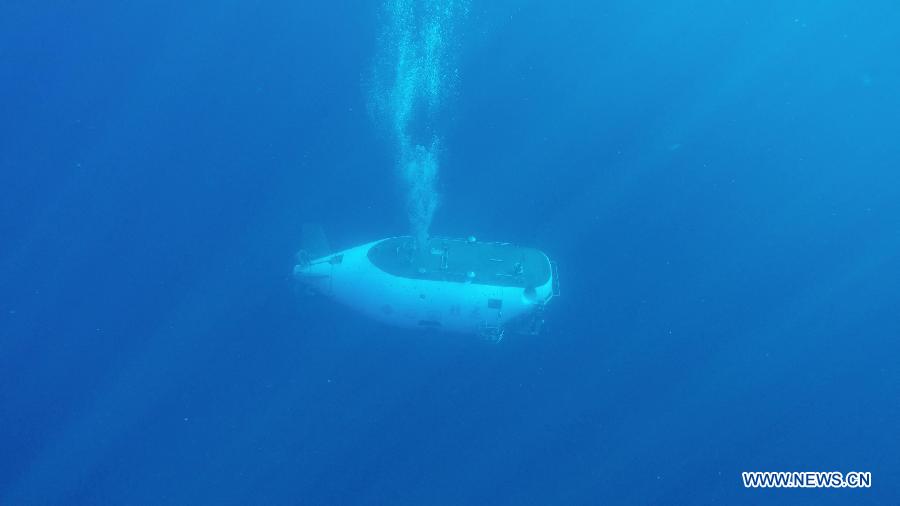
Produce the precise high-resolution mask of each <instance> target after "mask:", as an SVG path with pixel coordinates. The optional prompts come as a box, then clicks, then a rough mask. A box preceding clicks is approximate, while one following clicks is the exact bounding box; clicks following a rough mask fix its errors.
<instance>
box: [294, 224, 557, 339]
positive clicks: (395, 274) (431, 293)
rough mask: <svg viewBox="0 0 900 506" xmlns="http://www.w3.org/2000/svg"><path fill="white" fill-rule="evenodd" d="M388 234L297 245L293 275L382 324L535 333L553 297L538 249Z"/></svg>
mask: <svg viewBox="0 0 900 506" xmlns="http://www.w3.org/2000/svg"><path fill="white" fill-rule="evenodd" d="M420 243H422V241H416V240H415V238H413V237H409V236H400V237H390V238H387V239H380V240H377V241H373V242H369V243H366V244H363V245H360V246H356V247H354V248H350V249H345V250H343V251H339V252H336V253H328V254H321V252H318V253H313V252H312V251H309V250H301V251H300V252H299V253H298V255H297V264H296V265H295V266H294V277H295V278H296V279H297V280H298V281H300V282H301V283H303V284H305V285H307V286H309V287H310V288H312V289H313V290H314V291H316V292H319V293H322V294H325V295H327V296H329V297H332V298H333V299H335V300H337V301H339V302H341V303H343V304H345V305H347V306H349V307H350V308H352V309H354V310H356V311H359V312H361V313H363V314H365V315H367V316H368V317H370V318H373V319H375V320H378V321H380V322H383V323H385V324H388V325H393V326H397V327H405V328H419V329H434V330H441V331H448V332H461V333H473V334H478V335H481V336H483V337H486V338H488V339H491V340H494V341H499V340H500V339H502V338H503V336H504V333H505V332H507V331H512V332H523V333H530V334H536V333H538V332H539V331H540V330H541V326H542V324H543V322H544V318H543V315H544V308H545V306H546V305H547V303H548V302H550V300H551V299H553V298H554V297H557V296H559V277H558V275H557V267H556V263H555V262H552V261H551V260H550V258H549V257H548V256H547V255H546V254H544V253H543V252H541V251H539V250H537V249H534V248H527V247H521V246H517V245H514V244H510V243H501V242H482V241H478V240H476V239H475V238H474V237H469V238H463V239H454V238H445V237H431V238H428V239H427V240H425V241H424V244H420Z"/></svg>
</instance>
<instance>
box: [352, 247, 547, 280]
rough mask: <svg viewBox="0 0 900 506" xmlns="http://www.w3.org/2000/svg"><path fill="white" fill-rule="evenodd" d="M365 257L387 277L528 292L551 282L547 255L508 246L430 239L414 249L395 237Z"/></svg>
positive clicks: (528, 249) (534, 250)
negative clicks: (513, 287)
mask: <svg viewBox="0 0 900 506" xmlns="http://www.w3.org/2000/svg"><path fill="white" fill-rule="evenodd" d="M368 257H369V260H370V261H371V262H372V263H373V264H374V265H375V266H376V267H378V268H379V269H381V270H383V271H385V272H387V273H388V274H392V275H394V276H400V277H404V278H412V279H427V280H433V281H451V282H457V283H475V284H484V285H496V286H516V287H521V288H529V287H538V286H543V285H544V284H546V283H547V281H549V280H550V278H551V266H550V260H549V259H548V258H547V255H545V254H544V253H542V252H540V251H538V250H536V249H533V248H524V247H521V246H516V245H514V244H509V243H494V242H475V241H472V240H466V239H449V238H441V237H433V238H431V239H429V240H428V244H427V246H426V247H425V248H416V245H415V240H414V239H413V238H412V237H394V238H391V239H386V240H384V241H381V242H379V243H378V244H376V245H374V246H372V248H371V249H369V252H368Z"/></svg>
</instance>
